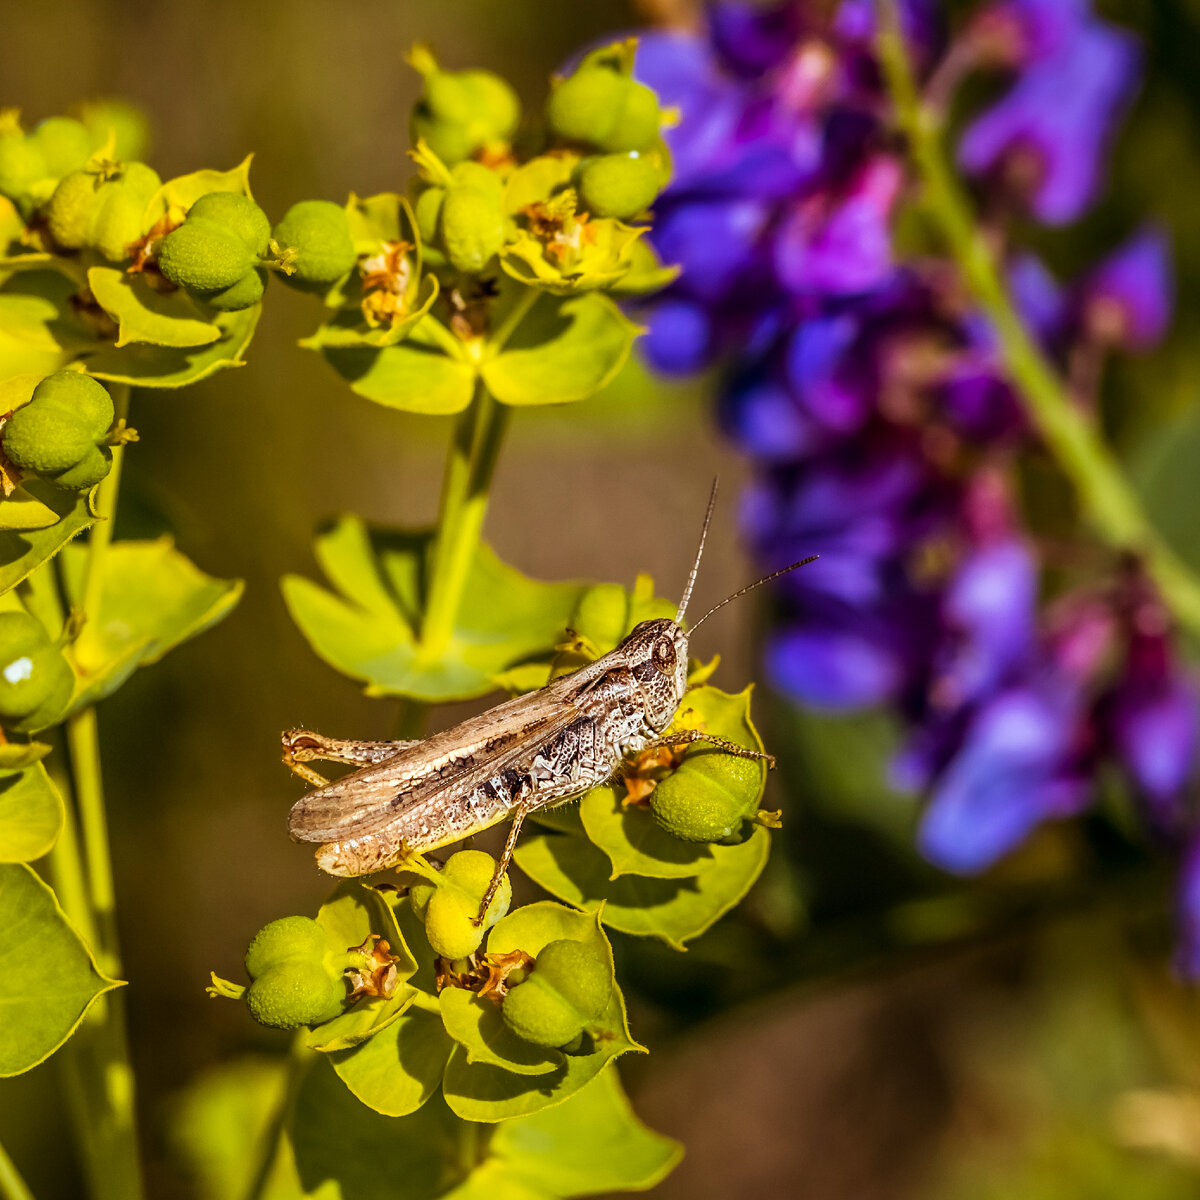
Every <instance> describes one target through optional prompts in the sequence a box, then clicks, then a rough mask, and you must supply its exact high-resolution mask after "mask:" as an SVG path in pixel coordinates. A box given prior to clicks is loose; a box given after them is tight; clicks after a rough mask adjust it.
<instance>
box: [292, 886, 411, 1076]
mask: <svg viewBox="0 0 1200 1200" xmlns="http://www.w3.org/2000/svg"><path fill="white" fill-rule="evenodd" d="M317 923H318V924H319V925H320V926H321V927H322V928H323V929H324V930H325V935H326V937H327V938H328V940H329V943H330V946H331V948H333V949H336V950H349V949H351V948H352V947H354V946H361V945H362V944H363V942H364V941H366V939H367V938H368V937H381V938H384V939H386V941H387V943H388V947H389V950H390V952H391V953H392V954H393V955H395V957H396V959H397V960H398V961H397V962H396V990H395V992H394V993H393V994H392V995H391V996H389V997H386V998H385V997H383V996H364V997H363V998H362V999H360V1000H359V1001H357V1002H356V1003H355V1004H354V1005H353V1006H352V1007H351V1008H350V1009H349V1010H348V1011H346V1012H344V1013H342V1014H341V1016H338V1017H334V1018H333V1020H332V1021H326V1022H325V1023H324V1024H323V1025H318V1026H317V1027H316V1028H315V1029H313V1030H311V1031H310V1032H309V1033H308V1035H307V1037H306V1039H305V1040H306V1041H307V1043H308V1045H309V1046H310V1047H312V1049H314V1050H320V1051H322V1052H324V1053H330V1052H332V1051H334V1050H345V1049H347V1048H348V1047H351V1046H358V1045H359V1044H360V1043H362V1042H366V1041H367V1040H368V1039H373V1038H374V1037H375V1036H376V1035H377V1034H379V1033H381V1032H382V1031H383V1030H385V1029H387V1028H388V1027H389V1026H391V1025H392V1024H394V1023H396V1022H398V1021H399V1020H400V1019H401V1018H402V1017H403V1015H404V1013H405V1010H406V1009H407V1008H408V1006H409V1005H410V1004H411V1003H412V1000H413V992H412V989H411V988H410V987H408V986H407V983H408V980H409V978H410V977H411V976H412V974H413V972H414V971H416V969H417V960H416V959H415V958H414V957H413V955H412V953H411V952H410V951H409V949H408V944H407V942H406V941H405V940H404V935H403V934H402V933H401V932H400V927H399V926H398V925H397V924H396V915H395V913H394V912H393V910H392V907H391V905H390V904H388V902H387V901H386V900H385V899H384V898H383V894H382V893H381V892H380V891H379V890H378V889H376V888H373V887H371V886H370V885H369V884H366V883H361V882H359V881H358V880H354V879H348V880H346V881H345V882H344V883H340V884H338V886H337V888H336V889H335V890H334V893H333V895H332V896H331V897H330V898H329V900H327V901H326V902H325V903H324V904H322V905H321V908H320V910H319V911H318V913H317Z"/></svg>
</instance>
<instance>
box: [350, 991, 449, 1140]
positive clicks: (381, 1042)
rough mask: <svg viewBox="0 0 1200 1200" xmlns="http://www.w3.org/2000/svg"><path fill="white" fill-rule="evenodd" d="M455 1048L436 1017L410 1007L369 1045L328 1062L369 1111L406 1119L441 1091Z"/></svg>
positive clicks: (353, 1048)
mask: <svg viewBox="0 0 1200 1200" xmlns="http://www.w3.org/2000/svg"><path fill="white" fill-rule="evenodd" d="M453 1048H454V1042H453V1040H452V1039H451V1037H450V1035H449V1034H448V1033H447V1032H446V1030H445V1029H444V1028H443V1027H442V1023H441V1021H440V1020H439V1019H438V1017H437V1014H436V1013H429V1012H426V1011H425V1010H424V1009H423V1008H415V1007H409V1008H408V1009H406V1010H405V1012H404V1013H403V1014H402V1015H401V1017H400V1018H399V1020H397V1021H394V1022H392V1024H390V1025H388V1026H387V1028H386V1029H384V1030H382V1031H381V1032H380V1033H378V1034H377V1035H376V1036H375V1037H372V1038H371V1040H370V1041H368V1042H363V1043H362V1044H361V1045H358V1046H354V1047H352V1048H350V1049H347V1050H338V1051H335V1052H334V1053H332V1054H330V1056H329V1061H330V1062H331V1063H332V1064H333V1069H334V1070H335V1071H336V1072H337V1074H338V1077H339V1078H340V1079H341V1081H342V1082H343V1083H344V1084H345V1085H346V1086H347V1087H348V1088H349V1089H350V1090H351V1091H352V1092H353V1093H354V1095H355V1096H356V1097H357V1098H358V1099H359V1100H360V1101H361V1102H362V1103H363V1104H365V1105H366V1106H367V1107H368V1108H372V1109H374V1110H375V1111H376V1112H378V1113H383V1114H384V1115H385V1116H389V1117H403V1116H407V1115H408V1114H409V1113H414V1112H416V1111H417V1109H418V1108H420V1107H421V1105H423V1104H424V1103H425V1102H426V1101H427V1100H428V1099H429V1097H430V1096H432V1095H433V1094H434V1092H436V1091H437V1089H438V1084H439V1083H441V1081H442V1075H443V1073H444V1072H445V1070H446V1063H447V1062H448V1061H449V1058H450V1051H451V1050H452V1049H453Z"/></svg>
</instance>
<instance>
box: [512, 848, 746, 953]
mask: <svg viewBox="0 0 1200 1200" xmlns="http://www.w3.org/2000/svg"><path fill="white" fill-rule="evenodd" d="M710 852H711V854H712V859H711V861H710V862H708V863H706V864H705V866H704V867H703V869H702V870H701V871H700V872H699V873H698V874H697V875H695V876H694V877H692V878H690V879H647V878H644V877H643V876H640V875H623V876H621V878H620V879H616V880H612V879H610V878H609V875H610V873H611V872H610V864H609V860H608V857H607V856H606V855H605V854H604V852H603V851H601V850H600V849H598V848H597V847H595V846H593V845H592V844H591V842H587V841H584V840H582V839H580V838H575V837H570V836H563V835H561V834H554V833H549V834H539V835H538V836H536V837H533V838H530V839H528V840H527V841H525V842H523V843H522V844H520V845H518V847H517V851H516V854H515V856H514V857H515V859H516V863H517V866H519V867H520V868H521V870H522V871H524V872H525V874H526V875H528V876H529V877H530V878H531V879H532V880H533V881H534V882H535V883H537V884H539V885H540V886H541V887H544V888H545V889H546V891H548V892H549V893H550V894H551V895H554V896H558V897H559V898H560V899H561V900H565V901H566V902H567V903H568V904H573V905H575V906H576V907H577V908H581V909H585V910H589V911H595V910H598V909H599V908H600V906H601V905H603V906H604V908H603V916H602V920H603V921H604V924H605V925H607V926H608V927H609V928H610V929H619V930H620V931H621V932H622V933H632V934H637V935H638V936H641V937H657V938H661V939H662V940H663V941H664V942H666V943H667V944H668V945H669V946H673V947H675V949H677V950H682V949H683V948H684V946H683V943H684V942H686V941H688V940H690V939H691V938H694V937H698V936H699V935H700V934H702V933H703V932H704V931H705V930H706V929H708V928H709V926H710V925H712V924H713V922H714V921H716V920H717V919H718V918H719V917H721V916H723V915H724V914H725V913H727V912H728V911H729V910H730V909H731V908H733V906H734V905H735V904H737V902H738V901H739V900H741V898H742V897H743V896H744V895H745V894H746V893H747V892H748V891H749V890H750V887H751V885H752V884H753V883H754V881H755V880H756V879H757V878H758V876H759V875H760V874H761V872H762V869H763V867H764V866H766V862H767V855H768V853H769V852H770V838H769V836H768V834H767V831H766V830H765V829H762V828H757V829H755V830H754V833H753V834H752V835H751V836H750V837H749V838H748V839H747V840H746V841H745V842H743V843H742V844H741V845H740V846H712V847H710Z"/></svg>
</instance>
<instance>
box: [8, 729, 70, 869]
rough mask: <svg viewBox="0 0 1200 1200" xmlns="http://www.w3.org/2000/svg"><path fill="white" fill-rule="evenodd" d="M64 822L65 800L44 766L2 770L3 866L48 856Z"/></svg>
mask: <svg viewBox="0 0 1200 1200" xmlns="http://www.w3.org/2000/svg"><path fill="white" fill-rule="evenodd" d="M21 748H22V749H25V747H21ZM62 823H63V803H62V797H61V796H59V794H58V789H57V788H56V787H55V786H54V784H53V783H51V782H50V776H49V775H47V774H46V768H45V767H43V766H42V764H41V763H34V764H33V765H32V766H28V767H25V768H24V769H19V770H3V769H0V863H15V862H33V861H34V859H37V858H41V857H42V855H43V854H48V853H49V852H50V850H51V848H52V847H53V846H54V843H55V842H56V841H58V834H59V831H60V830H61V829H62Z"/></svg>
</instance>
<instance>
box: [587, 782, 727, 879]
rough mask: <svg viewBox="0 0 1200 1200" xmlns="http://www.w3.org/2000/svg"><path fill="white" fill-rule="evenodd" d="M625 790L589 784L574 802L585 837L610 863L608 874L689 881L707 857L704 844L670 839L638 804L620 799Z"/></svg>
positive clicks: (706, 860)
mask: <svg viewBox="0 0 1200 1200" xmlns="http://www.w3.org/2000/svg"><path fill="white" fill-rule="evenodd" d="M623 798H624V789H623V788H618V787H598V788H593V789H592V790H591V791H590V792H588V794H587V795H586V796H584V797H583V799H582V800H581V801H580V802H579V816H580V818H581V820H582V821H583V828H584V830H585V831H586V832H587V836H588V837H589V838H590V839H591V840H592V842H593V843H595V845H597V846H598V847H599V848H600V849H601V850H603V851H604V853H605V854H607V855H608V857H609V859H610V860H611V862H612V878H613V879H617V878H618V877H620V876H622V875H647V876H650V877H651V878H653V879H688V878H690V877H691V876H693V875H696V874H698V873H699V872H700V870H702V869H703V865H704V863H705V862H708V861H710V860H711V859H712V853H711V850H710V848H709V847H708V846H707V845H705V844H703V843H699V844H698V843H696V842H685V841H681V840H680V839H679V838H676V837H672V836H671V835H670V834H669V833H666V832H664V831H663V830H662V829H660V828H659V827H658V825H657V824H655V821H654V818H653V816H651V814H650V811H649V809H647V808H646V807H644V806H643V805H633V806H627V805H625V804H623V803H622V800H623Z"/></svg>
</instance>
